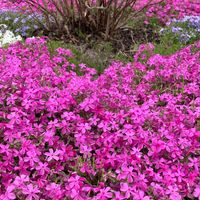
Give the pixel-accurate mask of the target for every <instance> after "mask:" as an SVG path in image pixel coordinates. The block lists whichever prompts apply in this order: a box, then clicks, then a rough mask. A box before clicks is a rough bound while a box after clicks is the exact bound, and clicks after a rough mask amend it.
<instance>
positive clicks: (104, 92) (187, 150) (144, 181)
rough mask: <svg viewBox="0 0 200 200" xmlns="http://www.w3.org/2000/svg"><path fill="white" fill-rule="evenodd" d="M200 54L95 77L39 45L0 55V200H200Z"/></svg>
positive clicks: (116, 66) (185, 53)
mask: <svg viewBox="0 0 200 200" xmlns="http://www.w3.org/2000/svg"><path fill="white" fill-rule="evenodd" d="M149 50H150V51H152V50H153V46H152V45H149V46H146V47H145V46H142V47H140V52H141V53H142V51H149ZM199 50H200V43H199V42H198V43H196V44H194V45H191V46H188V47H186V48H184V49H182V50H181V51H179V52H177V53H175V54H174V55H171V56H161V55H151V54H149V58H148V59H147V61H146V62H144V63H143V64H142V63H140V62H133V63H128V64H126V65H123V64H122V63H119V62H113V63H112V64H111V65H110V66H109V68H108V69H106V70H105V71H104V73H103V74H102V75H101V76H99V77H94V76H95V70H93V69H90V68H87V67H86V66H85V65H84V64H81V65H80V66H79V68H80V69H79V70H80V71H81V73H80V74H79V76H78V75H77V74H76V73H75V72H74V71H75V70H76V68H77V66H75V65H73V64H71V63H70V62H69V61H68V58H69V57H71V56H73V55H72V54H71V52H70V51H69V50H66V49H62V48H58V49H57V54H56V55H50V53H49V52H48V50H47V47H46V45H45V40H44V39H43V38H41V39H27V40H26V42H25V44H21V43H16V44H14V45H11V46H10V47H8V48H7V49H0V63H1V64H0V76H1V79H0V108H1V109H0V133H1V134H0V166H1V167H0V172H1V173H0V179H1V189H0V199H15V198H18V199H25V198H27V199H31V198H34V199H56V200H59V199H93V200H97V199H99V200H103V199H129V198H130V199H133V198H134V199H135V200H141V199H146V200H149V199H171V200H178V199H183V198H184V197H188V198H194V197H197V198H199V197H200V196H199V195H200V193H199V190H200V180H199V176H200V171H199V168H200V162H199V161H200V160H199V158H200V157H199V153H200V144H199V139H200V131H199V130H200V121H199V115H200V113H199V110H200V99H199V96H200V89H199V82H200V76H199V74H200V68H199V66H200V65H199V64H200V63H199V56H200V51H199ZM143 58H144V57H143V56H142V57H140V55H137V57H135V59H143ZM145 59H146V58H145ZM143 61H144V59H143Z"/></svg>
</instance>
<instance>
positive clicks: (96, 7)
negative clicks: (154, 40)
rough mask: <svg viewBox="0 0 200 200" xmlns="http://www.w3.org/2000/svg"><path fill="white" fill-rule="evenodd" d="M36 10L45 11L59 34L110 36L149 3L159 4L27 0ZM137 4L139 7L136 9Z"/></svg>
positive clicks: (132, 0) (48, 25)
mask: <svg viewBox="0 0 200 200" xmlns="http://www.w3.org/2000/svg"><path fill="white" fill-rule="evenodd" d="M160 1H161V0H160ZM22 2H24V3H26V5H28V7H29V8H30V9H32V10H37V11H39V12H41V13H42V15H43V16H44V18H45V21H46V28H47V30H48V31H50V32H54V33H55V34H56V35H67V36H68V37H72V35H73V34H77V32H83V33H88V34H95V35H98V36H101V37H103V38H104V39H109V37H113V35H114V33H115V32H116V31H117V30H119V29H120V28H121V27H123V26H125V25H126V24H127V22H128V21H129V20H130V19H132V20H133V19H135V18H136V17H138V16H139V15H141V13H142V12H143V13H144V11H145V9H147V8H148V7H150V6H152V5H154V4H158V1H156V3H155V2H154V1H152V0H150V1H147V2H146V1H139V3H140V4H139V5H138V2H137V1H135V0H123V1H122V0H118V1H116V0H109V1H107V0H97V1H92V0H89V1H88V0H74V1H68V0H67V1H66V0H61V1H56V0H50V1H49V0H48V1H47V0H43V1H35V0H24V1H22ZM135 8H137V9H135Z"/></svg>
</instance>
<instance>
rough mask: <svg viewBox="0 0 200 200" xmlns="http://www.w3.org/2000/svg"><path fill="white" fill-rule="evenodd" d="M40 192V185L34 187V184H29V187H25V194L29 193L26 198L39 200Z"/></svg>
mask: <svg viewBox="0 0 200 200" xmlns="http://www.w3.org/2000/svg"><path fill="white" fill-rule="evenodd" d="M39 192H40V191H39V190H38V187H37V186H35V187H34V186H33V185H32V184H29V185H27V187H26V188H24V189H23V194H25V195H27V197H26V200H32V199H34V200H38V199H39V197H38V195H37V194H38V193H39Z"/></svg>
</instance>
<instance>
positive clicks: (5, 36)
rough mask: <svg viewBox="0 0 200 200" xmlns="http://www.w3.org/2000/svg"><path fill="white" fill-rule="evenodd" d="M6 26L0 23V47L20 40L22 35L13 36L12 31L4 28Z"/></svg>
mask: <svg viewBox="0 0 200 200" xmlns="http://www.w3.org/2000/svg"><path fill="white" fill-rule="evenodd" d="M6 28H7V26H6V25H4V24H0V47H3V46H5V45H8V44H13V43H15V42H17V41H21V40H22V37H21V36H20V35H17V36H15V35H14V33H13V32H12V31H10V30H5V29H6ZM2 29H4V30H2Z"/></svg>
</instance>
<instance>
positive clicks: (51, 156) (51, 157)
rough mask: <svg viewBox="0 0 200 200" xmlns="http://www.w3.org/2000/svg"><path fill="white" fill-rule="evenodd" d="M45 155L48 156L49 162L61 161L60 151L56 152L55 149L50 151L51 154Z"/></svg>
mask: <svg viewBox="0 0 200 200" xmlns="http://www.w3.org/2000/svg"><path fill="white" fill-rule="evenodd" d="M44 155H46V156H47V157H48V158H47V161H48V162H49V161H51V160H57V161H58V160H59V155H60V151H59V150H56V151H55V152H54V151H53V149H49V152H47V153H45V154H44Z"/></svg>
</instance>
